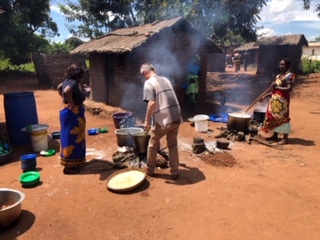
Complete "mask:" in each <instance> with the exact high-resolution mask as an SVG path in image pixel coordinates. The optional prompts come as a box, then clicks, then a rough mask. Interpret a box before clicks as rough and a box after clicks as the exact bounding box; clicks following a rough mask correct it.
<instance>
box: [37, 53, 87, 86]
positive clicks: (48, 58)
mask: <svg viewBox="0 0 320 240" xmlns="http://www.w3.org/2000/svg"><path fill="white" fill-rule="evenodd" d="M85 59H86V57H85V56H84V55H80V54H33V56H32V61H33V63H34V65H35V70H36V75H37V79H38V82H39V84H44V85H51V86H52V87H53V88H56V87H57V86H58V84H59V83H61V82H63V81H64V74H65V73H66V71H67V69H68V67H69V66H70V65H71V64H72V63H76V64H80V65H82V66H84V67H85V68H87V66H86V63H85ZM85 83H86V84H89V75H87V76H86V79H85Z"/></svg>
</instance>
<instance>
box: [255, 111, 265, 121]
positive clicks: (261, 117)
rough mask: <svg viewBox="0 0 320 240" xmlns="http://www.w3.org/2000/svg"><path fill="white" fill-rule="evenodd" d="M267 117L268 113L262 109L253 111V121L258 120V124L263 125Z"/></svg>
mask: <svg viewBox="0 0 320 240" xmlns="http://www.w3.org/2000/svg"><path fill="white" fill-rule="evenodd" d="M265 117H266V111H264V110H261V109H254V110H253V119H255V120H257V121H258V122H260V123H262V122H263V121H264V119H265Z"/></svg>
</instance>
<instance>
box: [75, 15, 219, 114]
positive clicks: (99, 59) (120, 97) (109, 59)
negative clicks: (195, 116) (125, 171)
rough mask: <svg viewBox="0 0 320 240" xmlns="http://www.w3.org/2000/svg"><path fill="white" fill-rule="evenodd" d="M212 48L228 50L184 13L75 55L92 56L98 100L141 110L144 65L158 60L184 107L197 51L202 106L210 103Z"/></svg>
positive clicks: (93, 95)
mask: <svg viewBox="0 0 320 240" xmlns="http://www.w3.org/2000/svg"><path fill="white" fill-rule="evenodd" d="M212 52H222V50H221V49H220V48H219V47H218V46H217V45H216V44H215V43H214V42H213V41H212V40H210V39H208V38H207V37H206V36H205V35H203V34H202V33H200V32H199V31H198V30H197V29H195V28H193V27H191V25H190V24H189V22H188V21H187V20H185V19H184V18H181V17H179V18H175V19H171V20H165V21H156V22H154V23H150V24H145V25H142V26H137V27H131V28H122V29H118V30H115V31H113V32H111V33H109V34H107V35H104V36H102V37H100V38H97V39H93V40H91V41H89V42H87V43H84V44H82V45H80V46H79V47H77V48H75V49H74V50H72V51H71V52H70V53H71V54H88V55H89V62H90V77H91V91H92V92H91V98H92V100H94V101H96V102H103V103H106V104H108V105H111V106H115V107H121V108H123V109H126V110H129V111H133V112H136V113H137V112H139V111H140V112H141V111H142V110H143V111H144V110H145V107H146V105H145V104H146V103H145V102H143V101H142V90H143V84H144V81H145V80H144V79H143V78H142V76H141V74H140V71H139V69H140V66H141V64H143V63H145V62H150V63H152V64H153V65H154V66H155V68H156V70H157V73H158V74H159V75H162V76H166V77H168V78H169V79H170V80H171V82H172V84H173V86H174V88H175V91H176V94H177V97H178V99H179V102H180V104H181V106H182V108H183V107H184V105H185V102H186V97H185V89H184V88H183V87H182V85H183V84H184V83H185V81H186V69H187V64H188V62H189V60H190V59H191V58H192V56H194V54H197V55H199V56H200V62H201V76H200V81H199V82H200V84H199V89H200V90H199V95H200V99H199V104H204V103H205V100H206V96H205V92H206V75H207V60H208V54H210V53H212Z"/></svg>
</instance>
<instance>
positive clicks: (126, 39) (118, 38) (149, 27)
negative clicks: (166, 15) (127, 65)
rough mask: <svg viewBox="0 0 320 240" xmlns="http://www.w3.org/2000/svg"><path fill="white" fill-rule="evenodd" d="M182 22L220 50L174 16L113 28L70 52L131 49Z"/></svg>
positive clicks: (218, 49) (187, 25)
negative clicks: (134, 25) (167, 18)
mask: <svg viewBox="0 0 320 240" xmlns="http://www.w3.org/2000/svg"><path fill="white" fill-rule="evenodd" d="M178 24H182V25H184V26H186V27H187V28H188V29H189V30H190V31H193V32H194V33H195V34H198V35H200V36H202V37H203V39H204V41H207V43H209V44H210V45H211V46H212V47H213V48H216V51H218V52H222V50H221V49H220V48H219V47H218V46H217V45H216V44H215V43H214V42H213V41H212V40H211V39H208V38H207V37H206V36H204V35H203V34H202V33H200V32H199V31H197V30H196V29H194V28H192V27H191V26H190V24H189V22H188V21H187V20H185V19H184V18H182V17H178V18H174V19H171V20H165V21H156V22H154V23H150V24H145V25H142V26H138V27H131V28H121V29H118V30H115V31H113V32H111V33H109V34H107V35H104V36H102V37H99V38H96V39H93V40H91V41H89V42H86V43H84V44H82V45H80V46H78V47H77V48H75V49H74V50H72V51H70V53H71V54H75V53H88V52H99V53H108V52H109V53H124V52H129V51H132V50H133V49H134V48H136V47H139V46H140V45H142V44H143V43H145V42H146V41H147V40H148V39H149V38H151V37H152V36H153V35H155V34H157V33H160V32H161V31H163V30H164V29H166V28H169V27H173V26H174V25H178Z"/></svg>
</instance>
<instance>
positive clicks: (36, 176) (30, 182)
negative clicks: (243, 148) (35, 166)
mask: <svg viewBox="0 0 320 240" xmlns="http://www.w3.org/2000/svg"><path fill="white" fill-rule="evenodd" d="M19 180H20V183H21V184H22V186H24V187H32V186H34V185H36V184H38V183H39V181H40V173H39V172H37V171H29V172H25V173H22V174H21V175H20V177H19Z"/></svg>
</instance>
